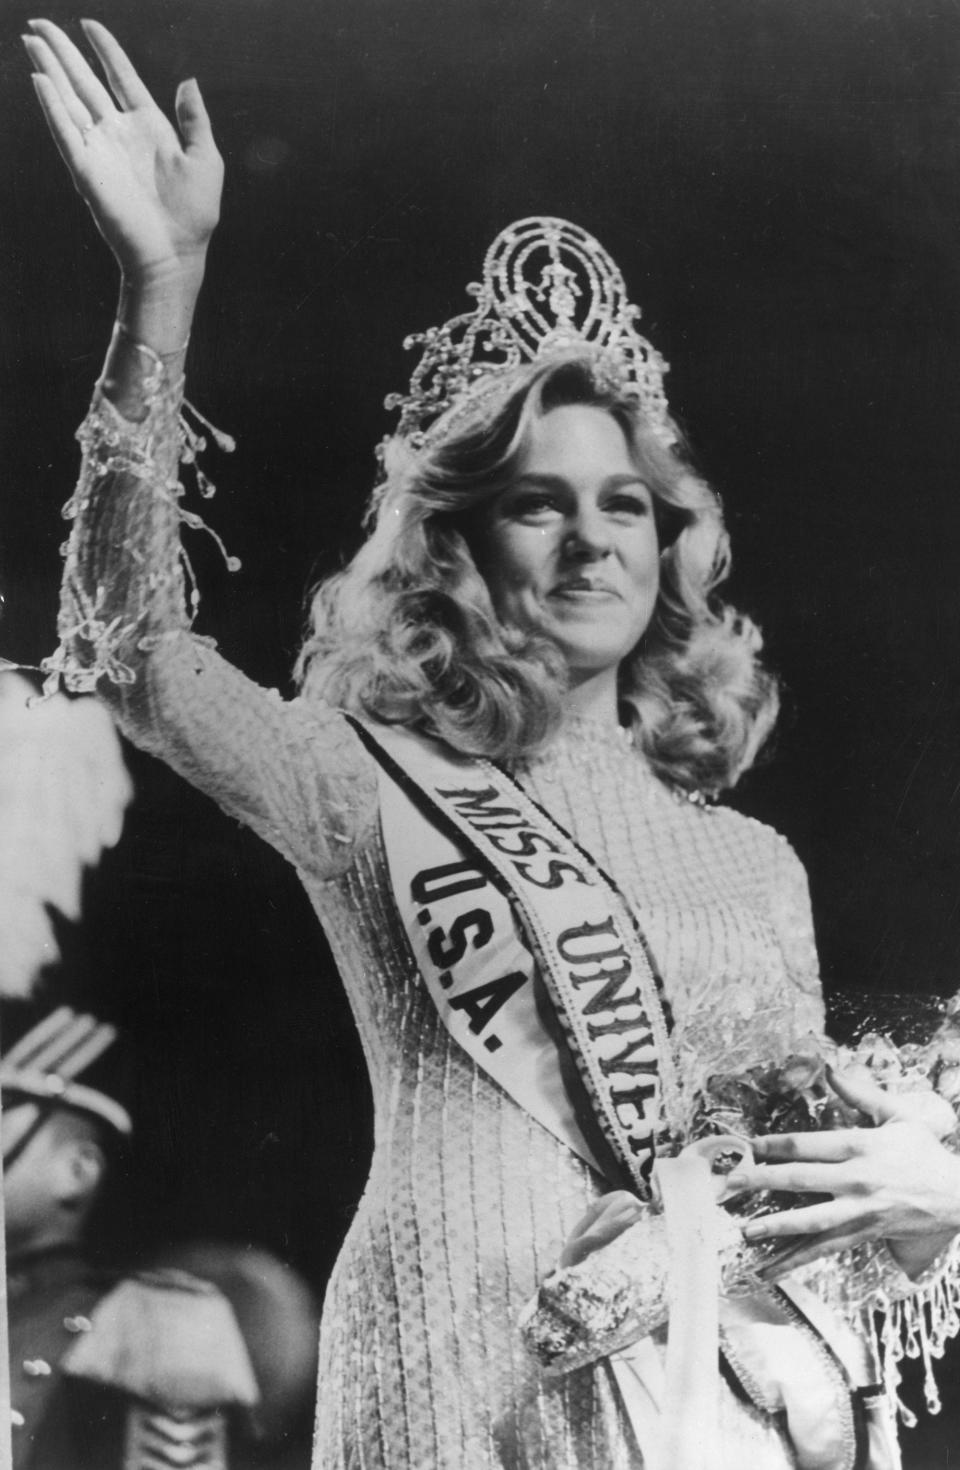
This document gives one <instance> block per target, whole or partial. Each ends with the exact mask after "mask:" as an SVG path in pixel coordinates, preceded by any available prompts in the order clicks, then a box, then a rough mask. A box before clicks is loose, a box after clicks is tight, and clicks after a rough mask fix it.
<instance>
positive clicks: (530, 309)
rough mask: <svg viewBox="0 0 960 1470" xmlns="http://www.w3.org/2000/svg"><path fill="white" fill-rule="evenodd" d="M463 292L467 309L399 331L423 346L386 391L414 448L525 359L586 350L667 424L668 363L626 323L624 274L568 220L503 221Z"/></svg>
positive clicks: (599, 368) (660, 424) (601, 371)
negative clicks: (402, 380) (403, 381)
mask: <svg viewBox="0 0 960 1470" xmlns="http://www.w3.org/2000/svg"><path fill="white" fill-rule="evenodd" d="M467 293H468V295H470V296H475V297H476V300H477V305H476V309H475V310H474V311H470V312H465V313H464V314H463V315H462V316H455V317H453V318H451V320H450V321H448V322H446V323H444V325H443V326H442V327H430V328H428V329H427V331H425V332H415V333H413V334H412V335H411V336H409V337H407V338H405V340H404V344H403V345H404V347H405V348H407V349H408V350H409V349H410V348H412V347H416V346H420V345H422V347H423V355H422V357H421V359H420V362H419V364H418V365H417V367H416V368H415V369H414V373H413V376H412V378H411V379H410V391H409V392H408V393H406V394H404V393H391V394H390V395H389V397H388V398H387V399H386V400H385V404H386V407H387V408H389V409H395V408H398V409H399V410H400V421H399V423H398V424H397V428H396V430H395V433H396V435H397V437H399V438H401V439H404V440H406V441H407V442H408V443H409V444H410V445H412V446H413V447H414V448H421V447H423V446H424V445H426V444H429V443H431V442H436V441H437V440H439V439H440V438H442V437H443V436H444V434H445V433H446V432H447V430H448V429H449V427H450V425H451V422H452V421H453V420H455V419H456V418H458V417H460V415H461V414H463V413H469V412H471V411H473V410H474V409H476V408H477V407H478V406H479V404H480V403H481V402H482V401H483V400H484V399H485V398H486V397H487V396H488V394H491V393H493V392H495V391H496V390H497V389H498V388H499V387H500V386H501V383H502V380H503V379H505V378H507V377H508V376H509V375H510V374H512V373H513V372H514V371H515V370H516V369H517V368H519V367H522V366H523V365H525V364H527V363H531V362H540V361H544V360H547V359H551V358H557V359H562V358H563V357H565V356H572V355H575V354H582V353H583V352H584V349H588V350H589V352H590V354H591V356H592V358H593V361H594V366H595V371H596V372H597V373H598V375H599V376H601V377H604V378H607V379H608V380H609V381H610V382H611V383H613V384H614V385H615V386H616V387H617V388H618V389H619V390H620V391H621V392H626V393H627V394H629V395H632V396H634V397H635V398H636V399H637V401H638V403H639V404H640V407H641V409H642V410H643V412H644V414H645V415H646V416H647V418H648V419H649V421H650V422H651V424H652V425H653V426H654V427H657V428H661V429H662V428H665V427H666V425H667V416H668V408H667V399H666V394H665V393H664V388H663V378H664V374H665V373H666V371H667V364H666V362H664V360H663V358H662V357H661V356H660V354H659V352H657V350H656V348H655V347H653V346H652V345H651V343H649V342H648V341H647V339H646V338H645V337H642V336H641V335H640V333H639V332H638V331H637V329H636V326H635V325H634V324H635V322H636V320H637V318H638V317H639V315H640V308H639V307H638V306H633V305H632V304H631V303H630V302H629V301H628V300H627V290H626V286H625V285H624V281H623V276H622V275H621V273H620V271H619V269H618V268H617V266H616V264H615V263H614V261H613V260H612V259H611V258H610V256H609V255H608V254H607V252H606V251H605V250H604V248H603V246H602V245H601V244H600V242H599V241H598V240H595V239H594V237H593V236H592V235H589V234H588V233H587V231H586V230H582V229H580V227H579V225H574V224H571V223H570V222H569V221H568V220H563V219H552V218H549V217H544V216H539V215H538V216H532V217H531V218H529V219H521V220H517V221H516V222H515V223H514V224H512V225H508V226H507V228H506V229H505V230H501V232H500V234H499V235H498V236H497V238H496V239H495V240H494V242H493V244H492V245H491V246H490V249H489V250H488V251H487V254H486V258H485V260H484V262H483V280H482V281H472V282H471V283H470V285H468V286H467Z"/></svg>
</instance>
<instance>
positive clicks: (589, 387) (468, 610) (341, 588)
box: [297, 353, 777, 792]
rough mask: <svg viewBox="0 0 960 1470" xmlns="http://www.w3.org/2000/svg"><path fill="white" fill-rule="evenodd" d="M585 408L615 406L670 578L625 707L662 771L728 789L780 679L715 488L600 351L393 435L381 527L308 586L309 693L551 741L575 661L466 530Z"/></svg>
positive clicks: (451, 735)
mask: <svg viewBox="0 0 960 1470" xmlns="http://www.w3.org/2000/svg"><path fill="white" fill-rule="evenodd" d="M573 404H585V405H587V406H591V407H597V408H601V409H604V410H606V411H607V412H608V413H610V414H611V415H612V416H613V418H614V419H615V420H616V422H617V423H618V424H619V425H620V427H621V429H622V430H623V433H624V436H625V438H626V441H627V445H628V447H629V451H630V453H631V456H632V458H633V459H634V462H635V463H636V465H637V468H638V470H639V472H640V474H641V475H642V477H643V480H644V482H645V483H646V485H647V486H648V488H649V489H650V491H651V494H652V496H653V502H654V514H655V516H656V523H657V529H658V534H659V539H660V545H661V556H660V588H659V594H658V597H657V602H656V606H655V608H654V612H653V616H652V618H651V621H650V624H649V626H648V628H647V630H646V631H645V633H644V635H643V637H642V638H641V640H640V642H639V644H638V646H637V647H636V649H635V650H634V651H633V652H632V653H631V654H630V655H629V656H628V657H627V658H625V659H624V660H623V662H622V663H621V666H620V671H619V697H620V701H621V706H622V709H623V710H624V712H625V714H624V717H625V718H626V719H627V720H628V721H629V723H630V724H631V726H632V728H633V731H634V738H635V741H636V743H637V745H638V746H639V748H640V749H641V750H642V751H643V752H644V754H645V755H646V757H647V759H648V760H649V762H650V764H651V765H652V767H653V768H654V769H655V770H656V771H657V773H658V774H659V775H660V776H662V777H663V779H665V780H667V781H669V782H670V783H671V784H673V785H676V786H680V787H683V788H685V789H687V790H701V791H707V792H717V791H720V790H722V789H723V788H725V787H729V786H732V785H733V784H734V783H735V782H736V780H737V779H738V777H739V776H740V774H741V773H742V772H743V771H744V770H746V768H747V767H748V766H749V765H750V764H751V763H752V761H753V759H754V757H755V756H756V753H757V751H758V749H759V747H760V746H761V744H762V743H763V741H764V740H765V738H766V736H767V735H768V734H769V732H770V730H771V728H772V726H773V722H774V720H775V718H776V712H777V692H776V685H775V681H774V680H773V678H772V677H771V676H770V675H769V674H768V673H767V672H766V671H765V670H764V669H763V667H762V665H761V664H760V661H759V652H760V647H761V639H760V634H759V632H758V630H757V628H756V627H755V626H754V625H753V623H752V622H751V621H750V620H749V619H748V618H746V617H744V616H742V615H741V614H739V613H737V612H736V611H734V609H732V608H730V607H728V606H726V605H725V604H723V603H722V602H721V601H720V600H719V599H718V597H717V595H716V590H717V588H718V587H719V585H720V584H721V582H722V581H723V580H724V578H725V577H726V575H727V572H728V570H729V546H728V539H727V533H726V530H725V528H724V524H723V516H722V511H721V508H720V504H719V501H718V499H717V497H716V495H715V494H714V492H713V491H712V490H711V489H710V488H709V486H708V485H706V484H705V482H704V481H703V480H702V479H700V478H699V477H698V476H697V475H696V474H695V473H694V471H693V470H692V469H691V467H690V466H689V464H688V463H687V462H686V461H685V459H684V458H683V456H682V454H681V452H680V451H679V449H678V447H677V446H676V445H675V444H672V443H667V442H666V440H665V436H664V432H663V429H662V428H655V427H652V426H651V425H649V424H648V423H647V422H646V420H645V419H644V417H643V415H642V413H641V411H640V409H639V407H638V405H637V403H636V400H635V399H633V398H632V397H630V396H628V395H625V394H624V393H623V392H622V391H620V390H619V388H618V387H617V385H616V384H615V383H611V382H610V381H609V379H608V378H606V377H604V376H603V375H602V374H601V373H600V372H599V371H598V369H597V365H596V359H595V358H593V357H591V356H590V355H589V354H587V353H584V354H573V355H571V356H569V357H565V358H563V359H561V360H560V361H556V360H554V361H552V362H550V363H540V364H536V363H534V364H532V365H531V366H530V367H528V368H525V369H522V370H520V371H519V372H518V373H517V374H516V375H515V376H514V377H513V378H512V379H511V380H510V383H509V384H508V385H507V387H506V388H503V389H501V390H500V391H499V392H498V394H497V395H496V397H495V398H493V399H491V397H490V395H489V394H488V395H485V396H478V400H477V401H476V402H475V403H474V404H472V405H471V404H470V403H469V402H468V403H467V405H466V406H465V407H464V406H460V407H458V408H456V409H454V410H452V411H451V413H450V414H449V415H448V420H447V421H446V422H444V423H442V424H441V426H440V429H441V433H440V435H438V434H437V433H436V431H435V432H434V436H433V438H432V439H428V443H427V446H426V447H424V448H423V449H420V450H419V451H414V450H412V449H411V448H410V447H409V445H407V444H405V443H404V442H402V441H399V440H396V439H395V440H392V441H390V442H388V444H387V446H386V449H385V453H384V467H385V477H384V480H383V483H382V484H381V485H380V486H379V487H378V489H377V490H376V491H375V493H374V498H373V502H372V504H371V507H370V510H369V512H368V524H369V528H370V534H369V536H368V539H367V541H366V542H365V544H364V545H363V546H362V547H361V549H360V550H359V552H358V553H357V555H356V556H355V557H354V558H353V560H352V561H351V562H350V564H349V565H348V566H347V567H346V568H345V569H344V570H343V571H341V572H339V573H336V574H335V575H334V576H332V577H330V578H328V579H327V580H326V581H325V582H323V583H322V584H321V585H320V586H319V588H318V589H317V590H316V592H315V593H314V595H313V601H312V607H311V615H310V627H309V631H308V636H307V638H306V641H305V643H304V645H303V648H302V650H301V653H300V657H299V659H298V663H297V676H298V678H299V680H300V682H301V686H302V690H303V693H304V694H305V696H307V697H308V698H309V697H311V696H315V697H322V698H323V699H325V700H327V701H328V702H330V703H331V704H335V705H337V706H339V707H340V708H341V709H344V710H346V711H348V712H351V713H355V714H360V715H367V716H370V717H372V718H374V719H377V720H381V721H384V722H386V723H388V724H400V725H403V726H405V727H407V728H409V729H414V730H417V731H420V732H421V733H423V734H426V735H430V736H433V737H435V738H439V739H441V740H443V741H445V742H446V743H447V744H448V745H450V746H452V747H454V749H456V750H458V751H461V752H462V753H464V754H466V755H482V756H486V757H488V758H490V759H492V760H497V761H503V762H506V763H508V764H511V765H515V764H518V763H520V762H522V761H523V760H524V759H525V758H526V757H528V756H530V755H532V754H534V753H535V752H536V751H537V750H538V748H540V747H541V746H542V745H543V744H544V742H545V741H547V740H548V739H549V737H550V736H551V734H553V733H554V731H555V730H556V729H557V727H558V725H559V724H560V721H561V707H562V699H563V694H564V691H565V688H566V670H565V665H564V661H563V658H562V655H561V654H560V651H559V650H558V649H557V648H556V646H555V645H554V644H553V643H551V642H550V641H549V640H548V639H547V638H546V637H545V636H544V635H542V634H537V633H535V632H531V631H530V630H527V629H521V628H516V627H511V626H506V625H504V624H503V623H502V622H501V621H500V620H499V618H498V617H497V615H496V613H495V612H494V608H493V604H492V601H491V598H490V593H489V590H488V588H487V584H486V582H485V581H484V578H483V577H482V575H481V573H480V572H479V570H478V569H477V565H476V563H475V562H474V559H473V556H472V554H471V551H470V547H469V544H468V542H469V535H468V528H469V522H470V516H471V513H473V512H475V511H476V510H477V508H478V507H481V506H482V505H483V504H484V503H486V502H489V501H491V500H492V499H493V497H494V496H496V495H497V494H498V493H499V492H500V491H501V490H503V489H504V488H506V486H508V485H509V484H510V483H511V481H512V479H513V478H514V477H515V474H516V469H517V464H518V461H519V458H520V455H521V453H522V450H523V446H524V444H525V441H526V437H527V433H528V430H529V427H530V425H531V423H532V422H533V421H534V420H535V419H536V418H538V417H542V416H543V415H544V414H546V413H549V412H550V411H551V409H554V408H558V407H561V406H566V405H573Z"/></svg>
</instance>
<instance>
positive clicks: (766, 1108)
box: [690, 997, 960, 1289]
mask: <svg viewBox="0 0 960 1470" xmlns="http://www.w3.org/2000/svg"><path fill="white" fill-rule="evenodd" d="M832 1074H844V1075H847V1076H852V1077H857V1076H859V1077H861V1078H864V1079H869V1080H871V1081H872V1082H874V1083H875V1084H877V1085H879V1086H880V1087H881V1088H883V1090H884V1091H886V1092H887V1093H891V1094H896V1095H898V1101H899V1103H900V1104H901V1105H902V1107H903V1111H904V1114H905V1115H908V1116H909V1117H911V1118H912V1119H913V1120H914V1121H918V1122H923V1123H925V1124H927V1125H928V1126H929V1127H930V1128H931V1129H932V1131H933V1132H934V1133H936V1134H937V1136H938V1137H939V1138H941V1139H942V1140H943V1141H944V1142H946V1143H947V1144H948V1145H952V1146H954V1147H956V1148H957V1149H958V1150H960V1128H958V1121H957V1114H958V1111H960V997H957V998H955V999H954V1000H952V1001H950V1002H948V1003H947V1004H946V1006H945V1007H944V1008H943V1012H942V1018H941V1020H940V1024H939V1025H938V1026H937V1028H936V1030H935V1031H934V1032H933V1034H932V1035H931V1036H930V1037H929V1038H928V1039H927V1040H926V1041H916V1040H913V1041H908V1042H904V1043H901V1044H898V1043H897V1042H896V1041H894V1039H893V1038H892V1037H891V1036H890V1035H889V1034H887V1033H885V1032H881V1031H868V1032H866V1033H865V1034H863V1035H862V1036H861V1037H860V1039H859V1040H858V1041H856V1042H855V1043H851V1044H849V1045H834V1044H832V1043H829V1042H825V1041H823V1040H821V1039H819V1038H816V1037H813V1036H810V1037H808V1038H804V1039H802V1040H801V1041H800V1042H799V1043H797V1044H796V1045H795V1046H794V1048H793V1050H792V1051H790V1053H789V1054H788V1055H787V1056H786V1057H785V1058H784V1059H783V1060H782V1061H779V1062H773V1063H767V1064H762V1065H757V1066H753V1067H749V1068H747V1069H746V1070H744V1071H740V1072H730V1073H714V1074H713V1075H712V1076H710V1077H708V1078H707V1079H706V1080H705V1081H704V1083H703V1084H702V1086H701V1087H700V1088H699V1089H698V1091H697V1094H696V1097H695V1100H694V1105H693V1119H692V1124H691V1129H690V1138H691V1140H699V1139H709V1138H711V1137H717V1136H725V1135H734V1137H735V1139H741V1140H743V1141H744V1146H746V1145H748V1143H749V1140H750V1139H753V1138H757V1137H762V1136H763V1135H765V1134H771V1133H808V1132H817V1131H820V1130H822V1129H832V1128H856V1127H864V1126H870V1124H871V1123H872V1122H873V1121H874V1120H873V1119H872V1118H870V1117H867V1116H865V1115H864V1114H863V1113H862V1112H860V1111H859V1109H857V1108H856V1107H854V1106H852V1105H851V1104H850V1103H848V1102H847V1101H845V1099H844V1098H843V1096H842V1095H841V1094H840V1093H838V1091H837V1090H836V1089H835V1088H834V1087H833V1086H832V1085H831V1075H832ZM742 1153H743V1148H738V1147H737V1146H736V1144H735V1142H734V1140H733V1139H732V1140H731V1142H730V1145H729V1147H728V1148H725V1149H721V1150H719V1151H718V1153H717V1155H716V1158H715V1160H714V1164H713V1169H714V1172H715V1173H718V1174H725V1173H729V1172H731V1171H732V1170H733V1169H734V1168H735V1167H736V1165H737V1163H738V1162H739V1159H740V1158H741V1157H742ZM820 1198H824V1196H814V1195H804V1196H797V1195H795V1194H787V1193H776V1192H773V1191H767V1192H764V1193H759V1194H748V1195H737V1196H733V1197H732V1198H728V1199H726V1200H724V1201H723V1204H724V1207H725V1209H726V1210H727V1211H728V1212H729V1213H731V1214H733V1215H735V1216H737V1217H738V1218H740V1219H744V1218H756V1217H758V1216H761V1215H768V1214H774V1213H777V1212H779V1211H782V1210H789V1209H792V1208H795V1207H797V1206H799V1205H811V1204H814V1203H817V1202H818V1200H819V1199H820ZM782 1249H783V1247H782V1245H780V1244H779V1243H778V1242H776V1241H770V1242H768V1243H766V1244H759V1245H754V1246H751V1247H749V1248H746V1249H744V1250H742V1251H741V1252H739V1253H738V1255H739V1261H738V1266H739V1270H738V1271H735V1272H734V1273H732V1274H733V1275H741V1274H742V1276H743V1286H744V1288H745V1289H747V1288H748V1287H749V1284H750V1282H751V1280H753V1273H754V1272H755V1271H756V1270H757V1269H760V1268H762V1267H763V1266H764V1265H768V1264H771V1263H772V1262H774V1261H775V1260H776V1258H777V1255H778V1254H779V1253H780V1252H781V1251H782Z"/></svg>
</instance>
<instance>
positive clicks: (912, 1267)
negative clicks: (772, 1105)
mask: <svg viewBox="0 0 960 1470" xmlns="http://www.w3.org/2000/svg"><path fill="white" fill-rule="evenodd" d="M831 1082H832V1084H833V1086H834V1088H835V1089H836V1091H837V1092H838V1094H839V1095H840V1096H841V1097H842V1098H843V1100H844V1101H845V1102H847V1103H848V1104H850V1105H851V1106H853V1107H855V1108H858V1109H859V1110H860V1111H861V1112H862V1113H863V1114H864V1115H865V1117H866V1118H870V1119H872V1120H873V1123H874V1125H875V1126H873V1127H864V1128H842V1129H836V1130H833V1131H826V1132H822V1133H784V1134H772V1135H769V1136H767V1137H765V1138H758V1139H756V1140H754V1145H753V1148H754V1157H755V1160H756V1162H755V1163H754V1164H753V1166H752V1167H748V1168H741V1169H738V1171H737V1177H736V1179H735V1180H734V1179H731V1180H730V1181H729V1183H730V1185H731V1186H732V1187H741V1186H742V1187H743V1188H745V1189H748V1190H768V1189H769V1190H777V1191H784V1192H787V1193H792V1194H797V1195H800V1196H803V1195H806V1194H812V1195H821V1196H823V1195H828V1196H830V1198H828V1199H826V1200H822V1201H821V1202H818V1203H815V1204H810V1205H802V1204H801V1205H799V1206H798V1208H796V1209H792V1210H786V1211H783V1212H782V1213H780V1214H775V1215H768V1216H766V1217H765V1218H763V1219H759V1220H752V1221H750V1222H749V1224H747V1225H746V1226H744V1235H745V1237H746V1239H747V1240H748V1241H751V1242H759V1241H763V1242H768V1241H773V1240H775V1241H781V1242H783V1243H784V1244H785V1245H786V1246H787V1247H788V1250H787V1252H786V1253H785V1254H784V1255H779V1256H778V1258H777V1263H776V1266H775V1267H774V1268H771V1271H772V1273H773V1272H775V1274H776V1275H781V1274H783V1271H784V1269H790V1270H793V1269H795V1268H796V1267H798V1266H804V1265H807V1264H808V1263H810V1262H811V1261H814V1260H817V1259H819V1258H820V1257H822V1256H825V1255H832V1254H835V1253H837V1252H839V1251H845V1250H850V1249H852V1248H853V1247H855V1246H859V1245H863V1244H866V1243H868V1242H872V1241H880V1240H882V1241H885V1242H886V1244H887V1246H888V1248H889V1250H890V1252H891V1254H892V1256H893V1258H894V1260H895V1261H896V1262H897V1264H898V1265H899V1266H900V1268H901V1269H902V1270H903V1271H904V1272H905V1273H906V1274H907V1275H908V1276H910V1277H914V1278H916V1277H917V1276H919V1275H920V1274H921V1273H922V1272H923V1271H925V1270H926V1269H927V1268H928V1267H929V1266H931V1265H932V1264H933V1262H934V1261H935V1260H936V1259H937V1257H938V1256H939V1255H941V1253H942V1252H943V1251H944V1249H945V1248H946V1247H947V1246H948V1245H949V1244H950V1241H951V1240H952V1239H953V1237H954V1236H955V1235H956V1234H957V1233H958V1232H960V1158H958V1157H957V1155H956V1154H954V1153H952V1152H951V1151H950V1150H949V1149H948V1148H946V1147H945V1146H944V1144H943V1143H942V1142H941V1139H940V1136H939V1135H942V1134H944V1133H945V1132H946V1131H947V1128H948V1125H949V1124H950V1123H951V1122H952V1121H953V1119H952V1112H951V1110H950V1107H949V1104H948V1103H946V1102H945V1101H944V1100H943V1099H942V1098H939V1097H937V1096H936V1094H933V1093H930V1092H921V1093H899V1094H898V1093H887V1092H884V1091H883V1089H882V1088H880V1087H878V1086H877V1085H876V1083H874V1082H873V1081H872V1080H869V1079H867V1078H861V1077H859V1076H855V1075H853V1074H850V1073H848V1074H844V1075H838V1076H831ZM948 1114H949V1117H948V1116H947V1115H948ZM791 1247H792V1248H791Z"/></svg>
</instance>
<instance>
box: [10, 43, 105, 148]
mask: <svg viewBox="0 0 960 1470" xmlns="http://www.w3.org/2000/svg"><path fill="white" fill-rule="evenodd" d="M23 44H24V46H25V47H26V48H27V55H28V56H29V57H30V60H31V62H32V63H33V66H34V67H35V68H36V70H35V76H39V77H43V78H44V80H45V81H46V82H47V83H49V86H50V88H51V89H52V91H53V92H54V93H55V94H56V96H57V98H58V100H59V104H60V106H59V108H58V109H57V112H58V115H60V114H62V115H63V116H64V117H65V118H66V119H67V121H68V122H69V123H70V124H72V128H70V129H69V130H68V131H72V132H76V133H83V132H85V131H86V130H87V129H88V128H92V127H93V118H92V117H91V115H90V111H89V109H88V108H87V107H86V106H85V105H84V103H83V102H82V101H81V100H80V98H79V97H78V96H77V94H76V92H75V91H74V89H73V87H72V85H71V83H70V79H69V77H68V76H67V74H66V72H65V71H64V69H63V67H62V66H61V65H60V63H59V61H58V60H57V58H56V56H55V55H54V53H53V51H51V49H50V47H49V46H48V45H47V43H46V42H45V41H42V40H41V39H40V38H39V36H24V38H23ZM37 95H38V97H40V101H41V106H43V107H44V112H46V111H47V109H46V106H45V104H44V101H43V98H44V96H45V95H46V89H44V91H43V92H41V91H39V90H38V92H37ZM47 120H48V122H49V120H50V119H49V114H48V117H47ZM54 136H56V134H55V135H54Z"/></svg>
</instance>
